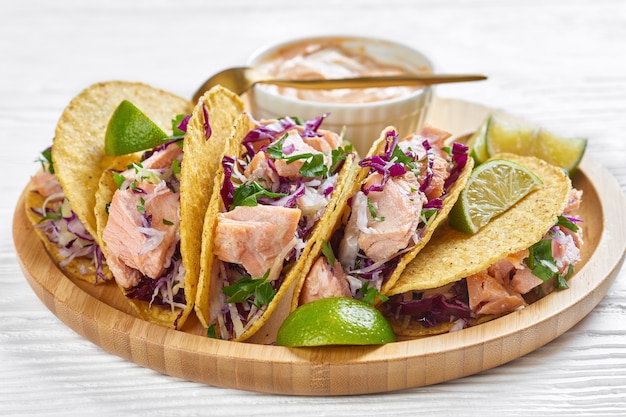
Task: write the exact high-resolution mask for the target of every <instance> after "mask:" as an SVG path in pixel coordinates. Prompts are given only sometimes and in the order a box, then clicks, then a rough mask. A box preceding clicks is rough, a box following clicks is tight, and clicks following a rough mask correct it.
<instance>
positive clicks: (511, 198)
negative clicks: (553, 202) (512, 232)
mask: <svg viewBox="0 0 626 417" xmlns="http://www.w3.org/2000/svg"><path fill="white" fill-rule="evenodd" d="M541 184H542V182H541V180H540V179H539V177H537V176H536V175H535V174H534V173H532V172H531V171H530V170H529V169H528V168H526V167H524V166H522V165H520V164H518V163H516V162H512V161H509V160H505V159H492V160H489V161H487V162H485V163H483V164H481V165H479V166H478V167H476V168H474V171H472V175H471V176H470V179H469V180H468V182H467V184H466V186H465V189H464V190H463V191H462V192H461V195H460V196H459V199H458V200H457V201H456V203H455V204H454V206H453V207H452V210H451V211H450V215H449V217H448V219H449V222H450V225H451V226H452V227H454V228H455V229H457V230H460V231H462V232H465V233H469V234H473V233H476V232H477V231H478V230H480V228H481V227H483V226H484V225H486V224H487V223H488V222H489V221H490V220H491V219H492V218H494V217H495V216H497V215H499V214H501V213H504V212H505V211H506V210H508V209H509V208H511V207H512V206H513V205H514V204H515V203H517V202H518V201H519V200H521V199H522V198H524V197H525V196H526V195H528V194H529V193H530V192H531V191H533V190H534V189H535V188H536V187H538V186H539V185H541Z"/></svg>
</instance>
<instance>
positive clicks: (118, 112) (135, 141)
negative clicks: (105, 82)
mask: <svg viewBox="0 0 626 417" xmlns="http://www.w3.org/2000/svg"><path fill="white" fill-rule="evenodd" d="M167 137H168V136H167V134H166V133H165V132H164V131H163V130H161V128H160V127H159V126H157V125H156V124H155V123H154V122H153V121H152V120H150V118H149V117H148V116H146V115H145V114H144V113H143V112H142V111H141V110H139V109H138V108H137V107H136V106H135V105H134V104H133V103H131V102H130V101H128V100H124V101H122V102H121V103H120V104H119V106H118V107H117V109H115V112H113V115H112V116H111V119H110V120H109V124H108V125H107V130H106V133H105V136H104V150H105V152H106V154H107V155H125V154H130V153H134V152H138V151H143V150H146V149H152V148H154V147H155V146H158V145H160V144H162V143H163V142H164V139H165V138H167Z"/></svg>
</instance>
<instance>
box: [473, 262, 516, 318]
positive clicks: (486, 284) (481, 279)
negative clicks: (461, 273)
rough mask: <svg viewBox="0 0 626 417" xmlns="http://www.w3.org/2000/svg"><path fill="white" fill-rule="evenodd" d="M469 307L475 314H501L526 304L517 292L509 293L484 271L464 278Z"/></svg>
mask: <svg viewBox="0 0 626 417" xmlns="http://www.w3.org/2000/svg"><path fill="white" fill-rule="evenodd" d="M466 280H467V291H468V295H469V303H470V308H471V309H472V311H474V312H475V313H476V314H502V313H507V312H509V311H513V310H515V309H516V308H519V307H522V306H523V305H525V304H526V302H525V301H524V299H523V298H522V296H521V295H519V294H509V292H508V291H507V290H506V289H505V288H504V286H503V285H502V284H501V283H500V282H498V280H496V279H495V278H494V277H492V276H490V275H489V274H487V273H486V272H479V273H477V274H474V275H470V276H469V277H467V278H466Z"/></svg>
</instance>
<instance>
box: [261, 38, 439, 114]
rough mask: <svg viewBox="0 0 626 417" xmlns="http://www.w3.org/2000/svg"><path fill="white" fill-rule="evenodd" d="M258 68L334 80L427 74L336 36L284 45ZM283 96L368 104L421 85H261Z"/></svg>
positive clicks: (278, 74) (276, 73)
mask: <svg viewBox="0 0 626 417" xmlns="http://www.w3.org/2000/svg"><path fill="white" fill-rule="evenodd" d="M257 67H258V68H259V69H260V70H262V71H264V72H265V73H267V74H269V75H272V76H274V77H277V78H286V79H305V80H310V79H320V78H321V79H333V78H352V77H369V76H378V75H401V74H410V73H428V72H430V70H429V69H428V67H425V66H424V67H411V66H409V65H408V64H403V63H399V62H398V63H390V62H385V61H383V60H382V59H376V58H375V57H373V56H371V55H369V54H368V53H367V51H366V50H365V48H364V47H362V46H360V47H356V48H350V47H347V46H344V45H343V42H342V41H341V40H338V39H321V40H315V41H311V40H306V41H302V42H296V43H293V44H289V45H286V46H285V47H282V48H280V49H278V50H276V51H274V52H272V53H271V54H269V55H267V56H265V57H263V58H262V59H261V60H260V61H259V62H258V63H257ZM258 87H261V88H264V89H266V90H267V91H273V92H275V93H277V94H280V95H282V96H288V97H293V98H297V99H300V100H308V101H315V102H323V103H329V102H331V103H371V102H376V101H384V100H391V99H395V98H398V97H402V96H405V95H408V94H410V93H412V92H414V91H416V90H418V89H419V88H420V87H408V86H407V87H404V86H400V87H377V88H341V89H332V90H307V89H296V88H290V87H280V86H274V85H267V84H264V85H262V86H261V85H260V86H258Z"/></svg>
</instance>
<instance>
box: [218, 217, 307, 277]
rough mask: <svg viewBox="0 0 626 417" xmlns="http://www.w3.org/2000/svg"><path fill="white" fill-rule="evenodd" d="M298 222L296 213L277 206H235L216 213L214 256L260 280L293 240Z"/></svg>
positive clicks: (298, 218)
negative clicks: (232, 208)
mask: <svg viewBox="0 0 626 417" xmlns="http://www.w3.org/2000/svg"><path fill="white" fill-rule="evenodd" d="M299 221H300V210H299V209H294V208H286V207H279V206H264V205H258V206H255V207H247V206H238V207H235V209H234V210H232V211H230V212H227V213H219V214H218V215H217V226H216V229H215V249H214V254H215V256H217V258H218V259H220V260H221V261H224V262H230V263H235V264H239V265H242V266H243V267H244V268H245V269H246V271H248V273H249V274H250V275H251V276H252V277H261V276H263V275H264V274H265V272H267V271H268V270H269V269H270V268H271V267H272V266H273V265H274V262H275V261H276V260H277V257H278V256H279V255H280V254H281V253H282V252H283V250H284V248H285V247H286V246H287V245H288V244H289V243H290V242H291V241H292V240H293V239H294V236H295V233H296V228H297V226H298V222H299Z"/></svg>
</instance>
